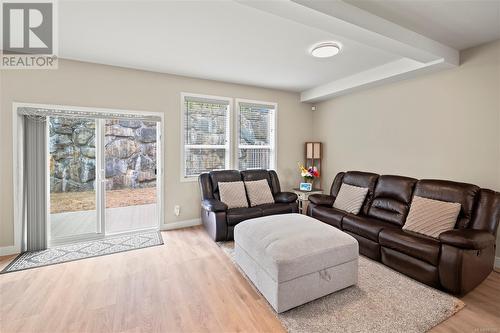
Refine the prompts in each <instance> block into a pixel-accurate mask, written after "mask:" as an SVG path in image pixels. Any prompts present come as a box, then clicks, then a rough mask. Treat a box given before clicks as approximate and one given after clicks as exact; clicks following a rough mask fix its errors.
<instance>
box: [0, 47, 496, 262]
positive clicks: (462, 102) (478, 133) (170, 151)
mask: <svg viewBox="0 0 500 333" xmlns="http://www.w3.org/2000/svg"><path fill="white" fill-rule="evenodd" d="M0 75H1V80H0V107H1V109H0V140H1V141H0V156H2V157H3V159H2V160H0V175H2V177H0V189H1V191H0V218H1V220H0V247H1V246H8V245H12V244H13V221H12V205H13V203H12V162H11V158H10V157H11V156H12V102H13V101H18V102H31V103H47V104H63V105H64V104H66V105H76V106H96V107H107V108H122V109H131V110H134V109H137V110H148V111H156V112H163V113H165V116H166V117H165V125H166V126H165V135H166V140H165V141H166V142H165V152H164V153H165V158H166V166H165V171H166V177H165V178H166V179H165V189H166V197H165V222H166V223H172V222H176V221H183V220H189V219H194V218H197V217H198V216H199V212H198V204H197V201H198V200H199V193H198V185H197V184H196V183H182V182H180V176H179V175H180V165H181V164H180V160H179V159H180V133H179V130H180V129H179V124H180V116H181V113H180V92H181V91H185V92H194V93H200V94H212V95H219V96H228V97H240V98H247V99H257V100H265V101H275V102H277V103H278V104H279V116H278V173H279V174H280V178H281V181H282V183H283V187H284V188H291V187H292V186H294V185H295V184H296V183H297V182H298V181H299V178H298V177H297V173H296V163H297V162H298V161H301V160H302V158H303V142H304V141H306V140H308V139H311V136H313V138H314V139H317V140H320V141H322V142H324V155H325V162H324V168H323V183H330V182H331V179H333V177H334V176H335V174H336V173H337V172H338V171H343V170H353V169H357V170H365V171H374V172H377V173H392V174H402V175H407V176H413V177H417V178H424V177H432V178H442V179H452V180H457V181H465V182H471V183H474V184H478V185H480V186H483V187H488V188H492V189H495V190H497V191H499V190H500V41H498V42H496V43H491V44H488V45H483V46H480V47H477V48H474V49H470V50H467V51H465V52H463V53H462V65H461V66H460V67H458V68H455V69H451V70H447V71H444V72H439V73H435V74H430V75H426V76H422V77H420V78H416V79H412V80H407V81H402V82H398V83H393V84H388V85H384V86H381V87H377V88H372V89H368V90H364V91H360V92H357V93H353V94H350V95H346V96H342V97H338V98H336V99H332V100H330V101H326V102H323V103H320V104H318V105H317V111H315V112H314V113H311V111H310V108H309V105H307V104H303V103H300V102H299V98H298V95H297V94H294V93H288V92H282V91H276V90H270V89H263V88H257V87H250V86H243V85H235V84H228V83H222V82H215V81H208V80H200V79H192V78H186V77H180V76H174V75H166V74H156V73H151V72H144V71H135V70H130V69H123V68H117V67H111V66H103V65H95V64H89V63H81V62H74V61H62V62H61V63H60V68H59V70H56V71H0ZM176 204H179V205H181V215H180V216H179V217H176V216H175V215H174V214H173V207H174V205H176ZM499 244H500V243H499ZM497 256H500V246H498V247H497Z"/></svg>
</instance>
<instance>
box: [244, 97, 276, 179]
mask: <svg viewBox="0 0 500 333" xmlns="http://www.w3.org/2000/svg"><path fill="white" fill-rule="evenodd" d="M236 105H237V111H238V117H237V127H238V132H237V133H238V138H237V145H238V148H237V154H238V160H237V168H238V169H239V170H248V169H274V168H275V167H276V166H275V146H276V144H275V123H276V108H277V107H276V104H275V103H265V102H255V101H247V100H237V101H236Z"/></svg>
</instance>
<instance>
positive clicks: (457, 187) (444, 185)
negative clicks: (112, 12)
mask: <svg viewBox="0 0 500 333" xmlns="http://www.w3.org/2000/svg"><path fill="white" fill-rule="evenodd" d="M478 192H479V187H477V186H476V185H472V184H466V183H457V182H452V181H447V180H434V179H422V180H419V181H418V182H417V185H415V192H414V194H413V195H414V196H415V195H417V196H419V197H424V198H429V199H434V200H440V201H447V202H457V203H459V204H460V205H461V209H460V214H459V215H458V219H457V223H456V225H455V228H459V229H463V228H467V226H468V225H469V222H470V220H471V217H472V209H473V207H474V201H475V197H476V195H477V194H478Z"/></svg>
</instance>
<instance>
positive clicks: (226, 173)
mask: <svg viewBox="0 0 500 333" xmlns="http://www.w3.org/2000/svg"><path fill="white" fill-rule="evenodd" d="M209 175H210V181H211V183H212V191H213V196H214V198H215V199H217V200H220V195H219V183H220V182H223V183H227V182H238V181H241V174H240V172H239V171H238V170H217V171H211V172H210V173H209Z"/></svg>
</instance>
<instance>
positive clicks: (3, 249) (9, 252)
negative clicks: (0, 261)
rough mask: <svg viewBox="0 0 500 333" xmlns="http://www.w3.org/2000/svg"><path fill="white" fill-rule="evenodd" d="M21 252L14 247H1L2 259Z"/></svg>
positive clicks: (0, 254) (0, 255)
mask: <svg viewBox="0 0 500 333" xmlns="http://www.w3.org/2000/svg"><path fill="white" fill-rule="evenodd" d="M19 252H21V251H19V249H18V248H17V247H16V246H14V245H11V246H4V247H0V257H3V256H10V255H12V254H19Z"/></svg>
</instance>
